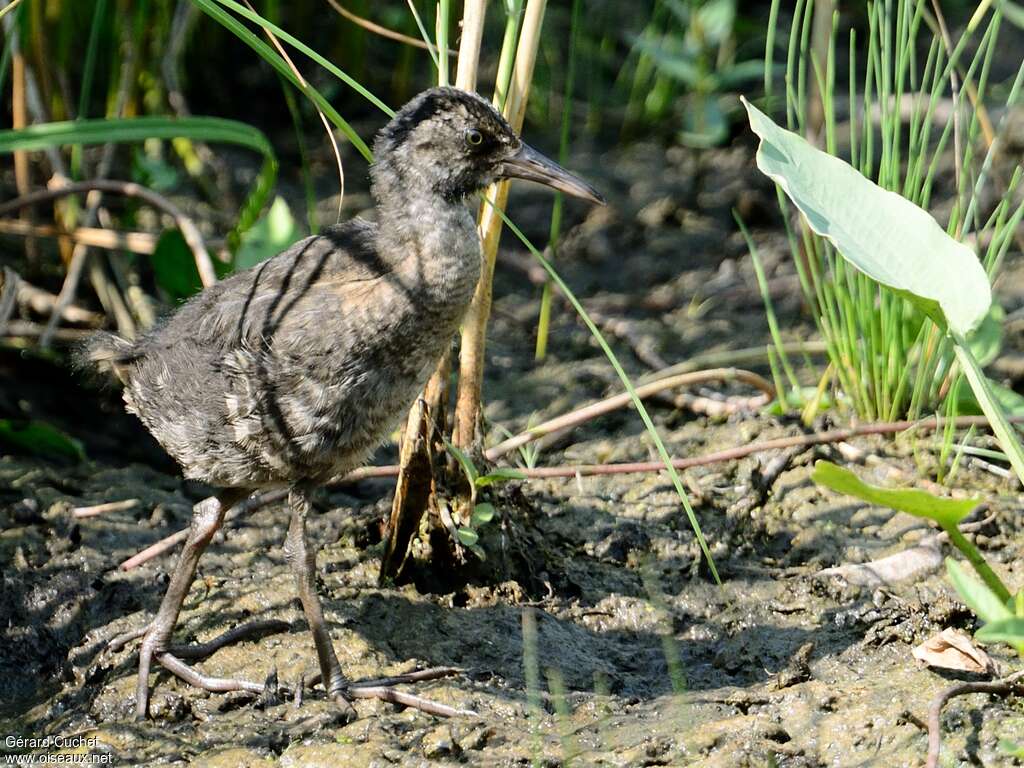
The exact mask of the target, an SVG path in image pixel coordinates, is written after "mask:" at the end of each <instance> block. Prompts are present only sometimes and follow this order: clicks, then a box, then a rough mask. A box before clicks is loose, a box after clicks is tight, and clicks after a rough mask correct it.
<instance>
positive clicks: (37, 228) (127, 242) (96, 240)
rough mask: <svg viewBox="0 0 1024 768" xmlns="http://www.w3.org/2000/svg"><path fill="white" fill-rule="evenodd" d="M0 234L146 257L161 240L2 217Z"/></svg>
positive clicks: (96, 229)
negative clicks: (62, 241) (61, 240)
mask: <svg viewBox="0 0 1024 768" xmlns="http://www.w3.org/2000/svg"><path fill="white" fill-rule="evenodd" d="M0 235H18V236H20V237H56V238H66V239H68V240H70V241H71V242H73V243H84V244H85V245H89V246H93V247H96V248H104V249H106V250H111V251H112V250H125V251H131V252H132V253H140V254H143V255H147V256H148V255H152V254H153V252H154V251H155V250H156V243H157V240H158V236H157V235H153V234H150V233H149V232H123V231H119V230H110V229H101V228H99V227H75V228H74V229H72V230H65V229H61V228H60V227H57V226H54V225H53V224H30V223H28V222H26V221H21V220H19V219H4V220H0ZM210 247H211V248H216V247H217V246H216V245H215V244H214V241H210Z"/></svg>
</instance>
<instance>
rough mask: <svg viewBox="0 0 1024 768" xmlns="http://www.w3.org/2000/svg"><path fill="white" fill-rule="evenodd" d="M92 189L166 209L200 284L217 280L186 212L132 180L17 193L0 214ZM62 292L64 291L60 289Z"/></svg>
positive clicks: (206, 253) (205, 284) (99, 180)
mask: <svg viewBox="0 0 1024 768" xmlns="http://www.w3.org/2000/svg"><path fill="white" fill-rule="evenodd" d="M94 190H97V191H100V192H109V193H112V194H115V195H123V196H125V197H134V198H138V199H139V200H142V201H143V202H145V203H146V204H147V205H149V206H151V207H153V208H156V209H157V210H158V211H161V212H162V213H166V214H167V215H168V216H170V217H171V218H172V219H174V223H175V224H176V225H177V227H178V229H180V230H181V234H182V237H184V238H185V243H186V244H187V245H188V247H189V249H190V250H191V251H192V256H193V257H194V258H195V261H196V269H197V270H198V271H199V279H200V280H201V281H202V283H203V286H204V287H205V286H209V285H213V284H214V283H215V282H217V273H216V272H215V271H214V269H213V262H212V261H211V259H210V254H209V252H208V251H207V250H206V246H205V245H204V243H203V236H202V234H201V233H200V232H199V228H198V227H196V225H195V224H194V223H193V222H192V219H190V218H189V217H188V216H186V215H185V214H184V213H183V212H182V211H181V209H180V208H178V206H176V205H175V204H174V203H172V202H171V201H170V200H168V199H167V198H166V197H164V196H163V195H161V194H159V193H157V192H154V191H153V190H151V189H147V188H146V187H143V186H142V185H140V184H136V183H134V182H130V181H115V180H113V179H93V180H91V181H77V182H75V183H73V184H68V185H66V186H63V187H59V188H57V189H46V190H40V191H38V192H31V193H29V194H27V195H23V196H22V197H17V198H15V199H14V200H10V201H8V202H6V203H2V204H0V216H3V215H5V214H7V213H10V212H11V211H14V210H17V209H19V208H24V207H27V206H30V205H37V204H39V203H45V202H49V201H51V200H57V199H59V198H61V197H67V196H68V195H79V194H82V193H83V192H91V191H94ZM69 270H70V268H69ZM61 293H62V294H63V290H62V291H61Z"/></svg>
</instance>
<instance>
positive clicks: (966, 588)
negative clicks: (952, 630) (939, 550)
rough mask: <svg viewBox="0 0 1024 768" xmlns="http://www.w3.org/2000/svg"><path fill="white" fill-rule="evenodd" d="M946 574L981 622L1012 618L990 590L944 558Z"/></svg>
mask: <svg viewBox="0 0 1024 768" xmlns="http://www.w3.org/2000/svg"><path fill="white" fill-rule="evenodd" d="M946 572H947V573H948V574H949V580H950V581H951V582H953V586H954V587H955V588H956V591H957V593H958V594H959V595H960V598H961V599H962V600H963V601H964V602H965V603H967V607H968V608H970V609H971V610H972V611H974V613H975V614H977V616H978V618H980V619H981V620H982V621H984V622H986V623H988V622H992V621H1004V620H1006V619H1012V618H1014V615H1013V613H1012V612H1011V611H1010V609H1009V608H1008V607H1007V606H1006V604H1005V603H1003V601H1002V600H1000V599H999V598H998V597H996V594H995V593H994V592H993V591H992V590H991V589H989V588H988V587H986V586H985V585H984V584H982V583H981V582H980V581H978V580H977V579H975V578H974V577H973V576H969V575H968V574H967V572H966V571H965V570H964V569H963V567H962V566H961V565H960V564H959V563H958V562H957V561H956V560H954V559H953V558H951V557H947V558H946Z"/></svg>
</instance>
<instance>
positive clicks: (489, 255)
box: [452, 0, 547, 449]
mask: <svg viewBox="0 0 1024 768" xmlns="http://www.w3.org/2000/svg"><path fill="white" fill-rule="evenodd" d="M546 6H547V0H528V2H527V4H526V12H525V14H524V17H523V28H522V32H521V33H520V35H519V43H518V45H517V46H516V54H515V64H514V66H513V70H512V80H511V83H510V84H509V91H508V98H507V99H506V100H505V103H504V107H503V108H502V113H503V114H504V116H505V118H506V119H507V120H508V121H509V124H510V125H511V126H512V129H513V130H514V131H516V133H519V132H521V131H522V128H523V118H524V117H525V115H526V101H527V99H528V98H529V95H530V83H531V81H532V80H533V69H534V65H535V64H536V62H537V50H538V48H539V47H540V31H541V25H542V24H543V21H544V10H545V8H546ZM505 42H506V44H510V43H511V40H510V39H509V37H506V39H505ZM508 55H510V54H509V51H508V50H502V53H501V58H502V60H505V59H506V57H507V56H508ZM497 99H498V94H497V93H496V94H495V100H496V101H497ZM484 196H485V197H487V198H488V199H490V200H491V201H492V202H493V204H494V205H493V206H484V207H483V209H482V210H481V212H480V225H479V230H480V240H481V242H482V244H483V264H482V268H481V271H480V282H479V283H478V284H477V287H476V293H475V295H474V296H473V302H472V303H471V304H470V306H469V312H468V313H467V314H466V318H465V320H464V321H463V325H462V346H461V348H460V352H459V384H458V395H457V398H456V404H455V424H454V427H453V429H452V442H453V443H454V444H455V446H456V447H459V448H463V449H468V448H469V447H470V446H471V445H472V443H473V442H474V440H475V438H476V430H477V423H478V421H479V418H480V406H481V394H480V388H481V385H482V384H483V373H484V345H485V341H486V334H487V321H488V319H489V318H490V314H491V298H492V290H493V286H492V282H493V280H494V261H495V258H496V257H497V253H498V241H499V240H500V238H501V227H502V221H501V217H500V216H498V214H497V211H496V210H495V208H498V209H501V210H504V208H505V203H506V202H507V200H508V182H507V181H503V182H500V183H499V184H496V185H494V186H492V187H490V188H489V189H488V190H487V191H486V192H485V193H484Z"/></svg>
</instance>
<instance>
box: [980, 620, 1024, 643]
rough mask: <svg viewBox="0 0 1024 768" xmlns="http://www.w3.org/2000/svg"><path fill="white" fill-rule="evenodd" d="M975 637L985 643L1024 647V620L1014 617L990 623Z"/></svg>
mask: <svg viewBox="0 0 1024 768" xmlns="http://www.w3.org/2000/svg"><path fill="white" fill-rule="evenodd" d="M974 636H975V637H976V638H978V639H979V640H981V641H982V642H985V643H1008V644H1009V645H1012V646H1018V645H1024V618H1018V617H1017V616H1014V617H1013V618H1010V619H999V620H998V621H990V622H989V623H987V624H986V625H985V626H983V627H982V628H981V629H979V630H978V631H977V632H975V633H974Z"/></svg>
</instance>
